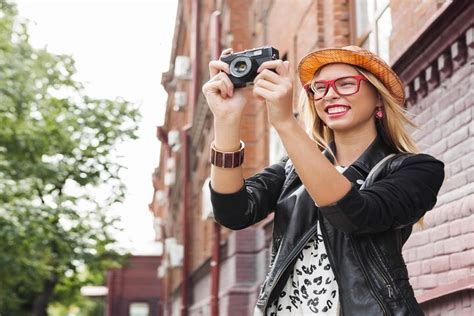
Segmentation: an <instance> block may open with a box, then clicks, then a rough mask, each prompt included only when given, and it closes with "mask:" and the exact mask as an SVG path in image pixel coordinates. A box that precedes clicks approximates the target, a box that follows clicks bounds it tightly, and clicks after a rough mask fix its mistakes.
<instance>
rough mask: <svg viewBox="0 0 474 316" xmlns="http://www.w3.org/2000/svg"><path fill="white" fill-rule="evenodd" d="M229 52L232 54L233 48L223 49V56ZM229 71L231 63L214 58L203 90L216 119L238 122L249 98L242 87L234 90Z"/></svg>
mask: <svg viewBox="0 0 474 316" xmlns="http://www.w3.org/2000/svg"><path fill="white" fill-rule="evenodd" d="M228 54H232V48H228V49H225V50H224V51H222V54H221V56H224V55H228ZM229 73H230V70H229V64H227V63H225V62H223V61H220V60H212V61H211V62H210V63H209V74H210V80H209V81H208V82H206V83H205V84H204V85H203V87H202V92H203V94H204V96H205V97H206V100H207V103H208V105H209V107H210V109H211V111H212V113H213V114H214V118H215V119H216V120H219V121H231V122H232V121H234V122H237V121H240V118H241V117H242V113H243V109H244V106H245V104H246V102H247V100H246V98H245V96H244V93H243V91H242V90H241V89H238V90H234V85H233V84H232V82H231V81H230V79H229V77H228V76H227V74H229Z"/></svg>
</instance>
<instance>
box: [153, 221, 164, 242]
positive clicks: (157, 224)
mask: <svg viewBox="0 0 474 316" xmlns="http://www.w3.org/2000/svg"><path fill="white" fill-rule="evenodd" d="M162 225H163V219H162V218H161V217H158V216H157V217H155V218H153V230H154V231H155V236H156V239H158V240H161V239H162V238H163V237H162V235H163V232H162V230H163V229H162Z"/></svg>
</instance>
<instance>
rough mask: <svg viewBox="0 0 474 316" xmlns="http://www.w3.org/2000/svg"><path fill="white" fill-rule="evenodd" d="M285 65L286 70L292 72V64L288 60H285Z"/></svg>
mask: <svg viewBox="0 0 474 316" xmlns="http://www.w3.org/2000/svg"><path fill="white" fill-rule="evenodd" d="M283 65H284V66H285V67H286V70H287V71H288V72H289V71H290V62H289V61H288V60H285V61H284V62H283Z"/></svg>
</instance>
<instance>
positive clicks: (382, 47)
mask: <svg viewBox="0 0 474 316" xmlns="http://www.w3.org/2000/svg"><path fill="white" fill-rule="evenodd" d="M353 7H354V9H355V21H354V22H355V30H356V32H355V38H354V42H355V44H356V45H357V46H360V47H363V48H366V49H368V50H370V51H372V52H374V53H377V54H378V55H379V56H380V57H381V58H382V59H384V60H385V61H386V62H387V63H388V62H389V58H390V52H389V43H390V33H391V32H392V17H391V11H390V6H389V0H353Z"/></svg>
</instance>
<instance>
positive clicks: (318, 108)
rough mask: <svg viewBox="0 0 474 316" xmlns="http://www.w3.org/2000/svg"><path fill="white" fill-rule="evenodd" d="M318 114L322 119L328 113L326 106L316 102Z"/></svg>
mask: <svg viewBox="0 0 474 316" xmlns="http://www.w3.org/2000/svg"><path fill="white" fill-rule="evenodd" d="M314 106H315V108H316V113H317V114H318V116H319V117H322V116H323V115H324V114H325V113H326V112H324V106H323V104H322V103H321V102H315V104H314Z"/></svg>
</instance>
